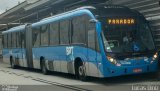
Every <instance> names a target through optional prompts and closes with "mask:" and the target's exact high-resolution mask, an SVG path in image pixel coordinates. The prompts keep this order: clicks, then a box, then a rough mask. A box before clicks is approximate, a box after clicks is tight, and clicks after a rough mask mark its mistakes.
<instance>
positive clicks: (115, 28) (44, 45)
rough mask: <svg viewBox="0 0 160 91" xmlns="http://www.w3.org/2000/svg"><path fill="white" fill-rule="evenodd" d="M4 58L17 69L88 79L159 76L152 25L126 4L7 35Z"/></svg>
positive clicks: (21, 28) (77, 11) (78, 12)
mask: <svg viewBox="0 0 160 91" xmlns="http://www.w3.org/2000/svg"><path fill="white" fill-rule="evenodd" d="M3 47H4V48H3V60H4V61H6V62H9V63H10V64H11V67H12V68H16V67H17V66H21V67H27V68H35V69H41V70H42V72H43V73H44V74H47V72H48V71H56V72H62V73H69V74H74V75H76V76H78V77H79V79H81V80H85V79H86V78H87V77H89V76H91V77H99V78H104V77H114V76H122V75H131V74H141V73H149V72H156V71H157V69H158V53H157V51H156V47H155V44H154V41H153V36H152V32H151V28H150V25H149V23H148V21H147V20H146V19H145V18H144V16H143V15H142V14H140V13H139V12H137V11H135V10H131V9H129V8H127V7H124V6H118V5H95V6H85V7H81V8H78V9H75V10H71V11H67V12H64V13H62V14H58V15H55V16H52V17H49V18H45V19H43V20H40V21H39V22H36V23H33V24H26V25H21V26H17V27H14V28H11V29H9V30H7V31H5V32H3Z"/></svg>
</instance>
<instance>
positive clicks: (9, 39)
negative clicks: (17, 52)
mask: <svg viewBox="0 0 160 91" xmlns="http://www.w3.org/2000/svg"><path fill="white" fill-rule="evenodd" d="M11 47H12V34H11V33H8V48H11Z"/></svg>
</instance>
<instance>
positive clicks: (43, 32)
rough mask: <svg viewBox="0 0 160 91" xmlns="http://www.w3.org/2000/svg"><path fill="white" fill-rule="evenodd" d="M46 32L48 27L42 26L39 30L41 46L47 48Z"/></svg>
mask: <svg viewBox="0 0 160 91" xmlns="http://www.w3.org/2000/svg"><path fill="white" fill-rule="evenodd" d="M48 31H49V25H44V26H42V28H41V46H48V38H49V37H48V34H49V33H48Z"/></svg>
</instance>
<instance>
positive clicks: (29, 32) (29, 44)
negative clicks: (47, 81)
mask: <svg viewBox="0 0 160 91" xmlns="http://www.w3.org/2000/svg"><path fill="white" fill-rule="evenodd" d="M25 32H26V33H25V46H26V59H27V65H28V67H29V68H33V56H32V27H31V25H27V26H26V31H25Z"/></svg>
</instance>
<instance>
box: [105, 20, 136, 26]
mask: <svg viewBox="0 0 160 91" xmlns="http://www.w3.org/2000/svg"><path fill="white" fill-rule="evenodd" d="M107 23H108V24H113V25H114V24H122V25H125V24H128V25H129V24H135V19H108V20H107Z"/></svg>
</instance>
